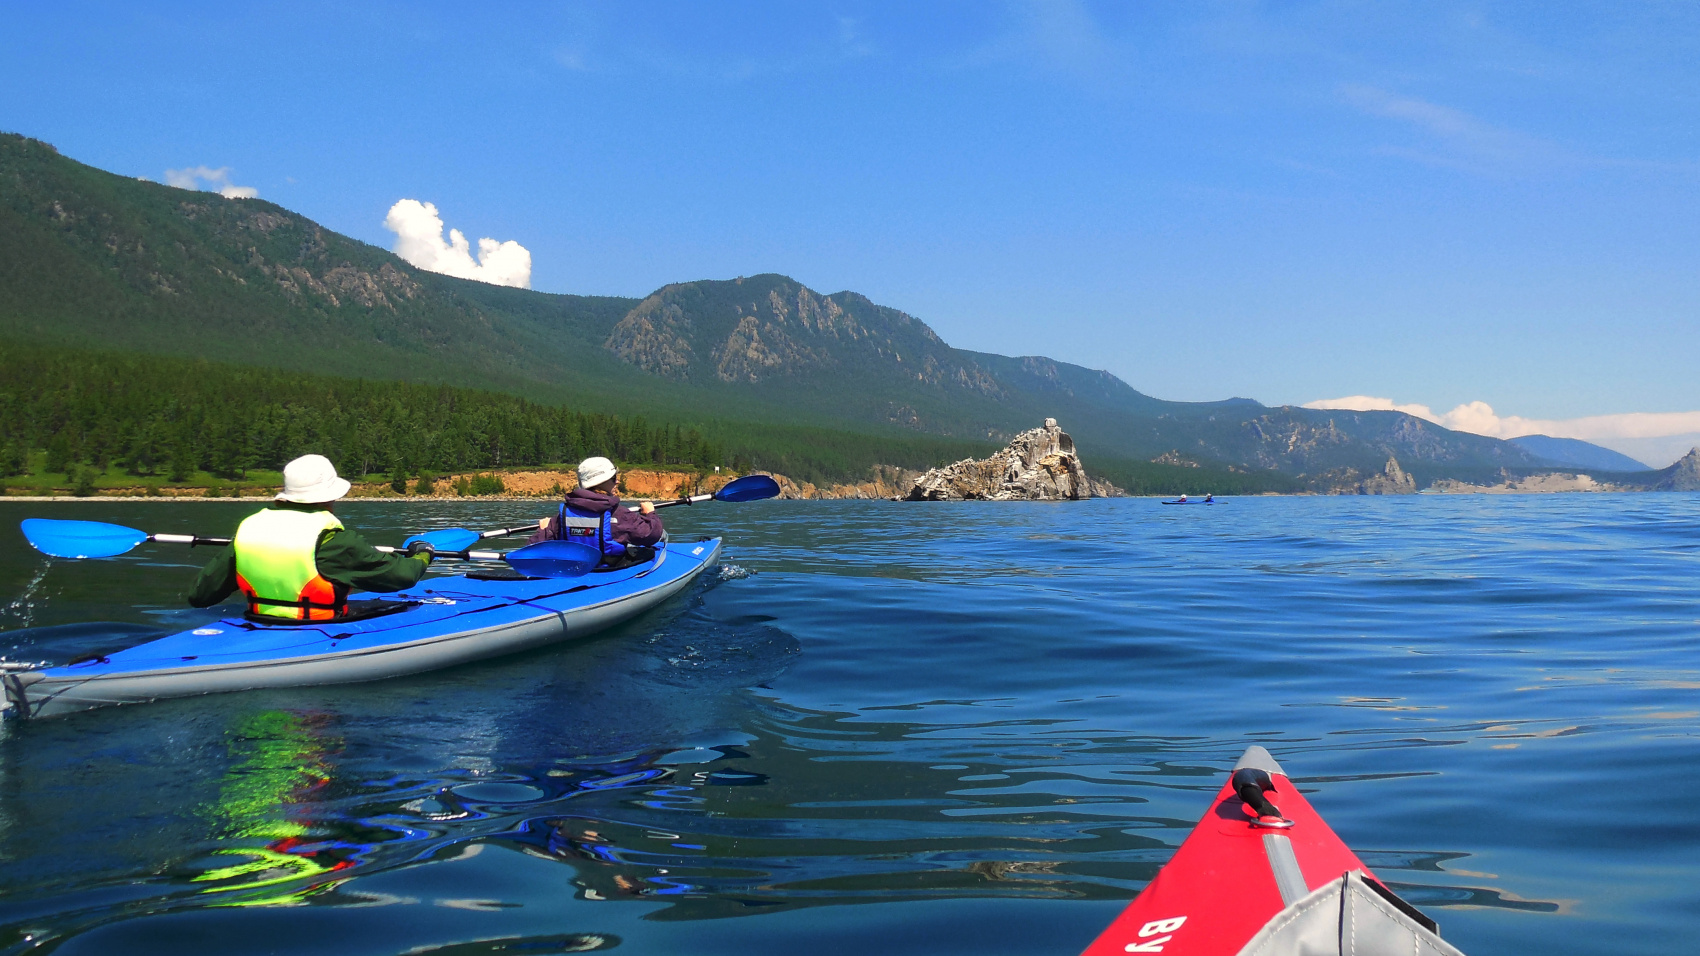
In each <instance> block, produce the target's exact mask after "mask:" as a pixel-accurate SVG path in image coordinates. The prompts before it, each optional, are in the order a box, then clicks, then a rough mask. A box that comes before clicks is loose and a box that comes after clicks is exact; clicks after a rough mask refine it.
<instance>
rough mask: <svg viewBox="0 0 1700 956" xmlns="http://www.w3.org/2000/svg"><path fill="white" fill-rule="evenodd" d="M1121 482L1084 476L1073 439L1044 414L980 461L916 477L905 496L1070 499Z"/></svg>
mask: <svg viewBox="0 0 1700 956" xmlns="http://www.w3.org/2000/svg"><path fill="white" fill-rule="evenodd" d="M1121 494H1122V491H1121V489H1120V488H1117V487H1116V486H1114V485H1112V484H1110V483H1108V482H1103V481H1094V480H1092V479H1091V478H1088V477H1087V476H1086V469H1085V467H1084V466H1083V465H1081V463H1080V455H1079V454H1078V453H1077V452H1076V451H1075V450H1074V439H1072V438H1070V437H1069V436H1068V433H1067V432H1065V431H1063V430H1062V428H1061V427H1059V426H1058V425H1057V420H1056V419H1054V418H1047V419H1045V425H1044V427H1043V428H1034V429H1031V430H1029V431H1024V432H1022V433H1021V434H1019V435H1017V436H1015V440H1014V441H1012V442H1010V443H1009V447H1008V448H1005V449H1004V450H1003V451H1000V452H998V453H997V454H994V455H992V456H991V457H990V458H986V459H984V460H981V461H975V460H974V459H972V458H964V459H963V460H961V461H959V462H957V463H956V464H954V465H946V466H945V467H943V468H934V469H933V470H932V471H929V472H927V473H926V474H924V475H922V476H920V477H919V478H916V479H915V482H914V485H913V486H911V487H910V489H909V493H908V494H906V495H905V496H904V498H905V500H908V501H969V500H977V501H1072V500H1077V499H1080V498H1109V497H1116V496H1120V495H1121Z"/></svg>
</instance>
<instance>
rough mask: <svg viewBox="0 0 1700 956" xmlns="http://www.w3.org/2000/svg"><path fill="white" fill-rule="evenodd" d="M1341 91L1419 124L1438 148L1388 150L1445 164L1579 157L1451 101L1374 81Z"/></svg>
mask: <svg viewBox="0 0 1700 956" xmlns="http://www.w3.org/2000/svg"><path fill="white" fill-rule="evenodd" d="M1340 94H1341V96H1342V97H1343V98H1344V99H1345V100H1346V102H1347V103H1349V104H1351V105H1352V106H1354V107H1356V108H1357V109H1358V110H1360V111H1362V112H1364V113H1367V114H1369V115H1371V116H1379V117H1382V118H1384V119H1390V120H1396V121H1398V122H1401V123H1405V124H1407V125H1408V126H1410V127H1413V128H1415V129H1416V130H1418V131H1419V132H1420V133H1422V134H1423V136H1424V137H1425V138H1426V139H1427V141H1428V144H1429V145H1430V147H1432V148H1433V149H1434V150H1437V152H1422V151H1418V150H1412V149H1407V148H1400V147H1387V148H1385V149H1384V150H1382V151H1383V152H1385V153H1387V154H1389V155H1394V156H1399V157H1402V158H1405V159H1411V160H1416V161H1418V162H1423V163H1429V164H1432V165H1440V166H1474V165H1478V164H1483V163H1486V164H1489V165H1496V166H1524V165H1531V164H1537V165H1552V164H1562V163H1566V162H1571V161H1573V160H1574V157H1571V156H1569V155H1568V154H1567V153H1565V151H1564V150H1562V149H1561V148H1559V147H1558V146H1557V145H1555V144H1553V143H1550V142H1548V141H1546V140H1543V139H1539V138H1537V137H1534V136H1529V135H1527V134H1525V133H1520V132H1518V131H1516V130H1513V129H1507V128H1504V127H1500V126H1495V125H1493V124H1492V123H1487V122H1484V121H1482V120H1481V119H1478V118H1476V117H1474V116H1471V115H1470V114H1469V113H1466V112H1464V111H1463V110H1458V109H1454V108H1452V107H1450V106H1443V105H1441V104H1439V103H1431V102H1429V101H1427V100H1420V99H1417V98H1416V97H1411V96H1399V95H1396V94H1393V93H1389V92H1387V91H1386V90H1380V89H1376V88H1375V87H1372V86H1350V85H1349V86H1344V87H1341V89H1340Z"/></svg>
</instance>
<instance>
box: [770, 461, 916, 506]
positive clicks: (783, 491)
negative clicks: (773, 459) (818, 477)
mask: <svg viewBox="0 0 1700 956" xmlns="http://www.w3.org/2000/svg"><path fill="white" fill-rule="evenodd" d="M771 477H772V478H773V480H774V481H777V482H779V497H781V498H798V499H812V500H822V499H824V500H835V499H852V500H854V499H873V498H901V497H903V495H905V494H906V493H908V491H909V487H910V486H911V485H913V484H914V483H915V479H916V478H919V477H921V473H920V472H919V471H916V470H914V469H912V468H898V467H896V466H894V465H875V466H873V467H872V468H870V469H868V480H866V481H853V482H843V483H840V484H833V485H818V486H817V485H815V484H814V483H813V482H808V481H802V482H798V481H793V480H791V479H790V478H787V477H785V476H784V475H778V474H775V475H772V476H771Z"/></svg>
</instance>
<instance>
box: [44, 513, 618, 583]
mask: <svg viewBox="0 0 1700 956" xmlns="http://www.w3.org/2000/svg"><path fill="white" fill-rule="evenodd" d="M19 528H21V529H22V530H23V532H24V538H25V540H27V541H29V543H30V547H32V548H35V549H36V550H37V551H40V552H41V553H42V554H45V555H49V556H51V557H55V558H111V557H115V556H117V555H120V554H124V553H125V552H127V551H130V550H131V549H133V548H135V547H136V546H137V545H139V544H142V543H143V542H147V541H157V542H159V543H161V544H187V545H197V544H204V545H215V546H220V547H222V546H224V545H228V544H229V543H230V539H229V538H203V537H201V536H199V535H193V534H148V533H147V532H146V531H139V530H137V529H135V528H126V527H124V526H123V525H117V524H107V523H106V522H103V521H61V520H57V519H53V518H25V519H24V520H23V522H21V523H20V524H19ZM409 540H410V541H411V540H412V539H409ZM474 540H476V539H474ZM468 543H470V542H468ZM431 547H432V550H434V551H435V552H436V554H437V557H440V558H459V559H460V560H462V561H506V562H507V563H508V566H509V567H512V568H513V569H514V570H515V571H518V572H519V573H521V574H527V575H533V576H536V577H548V578H571V577H578V576H579V575H581V574H585V573H587V572H589V571H590V570H591V569H592V568H594V567H596V566H597V565H598V564H600V563H601V561H602V554H601V552H599V551H597V550H596V549H595V548H593V547H590V546H589V545H584V544H578V543H577V542H573V541H543V542H539V543H537V544H533V545H527V546H526V547H523V548H518V549H515V550H513V551H507V552H502V551H468V550H466V548H465V547H464V546H463V547H460V548H454V549H449V548H440V547H438V546H437V545H436V543H435V542H432V545H431ZM376 548H377V550H379V551H383V552H385V553H386V554H394V553H396V552H398V551H405V550H406V549H405V548H391V547H388V546H385V545H377V546H376Z"/></svg>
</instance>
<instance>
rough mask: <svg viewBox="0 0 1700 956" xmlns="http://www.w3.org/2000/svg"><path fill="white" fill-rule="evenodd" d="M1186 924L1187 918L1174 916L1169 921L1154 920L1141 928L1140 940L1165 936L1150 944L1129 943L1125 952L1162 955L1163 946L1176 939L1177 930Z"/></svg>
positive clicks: (1151, 941)
mask: <svg viewBox="0 0 1700 956" xmlns="http://www.w3.org/2000/svg"><path fill="white" fill-rule="evenodd" d="M1185 922H1186V917H1184V916H1173V917H1170V918H1169V919H1154V920H1152V921H1151V922H1149V923H1146V924H1145V925H1144V926H1141V927H1140V928H1139V938H1140V939H1145V938H1146V937H1148V936H1157V934H1158V933H1163V934H1165V935H1163V936H1157V938H1156V939H1153V940H1150V941H1149V942H1144V943H1128V944H1127V946H1126V947H1125V950H1126V952H1129V953H1160V952H1162V951H1163V945H1164V944H1165V943H1167V942H1168V941H1169V940H1171V939H1174V938H1175V937H1174V935H1173V934H1174V932H1175V930H1177V929H1180V928H1181V924H1182V923H1185Z"/></svg>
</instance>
